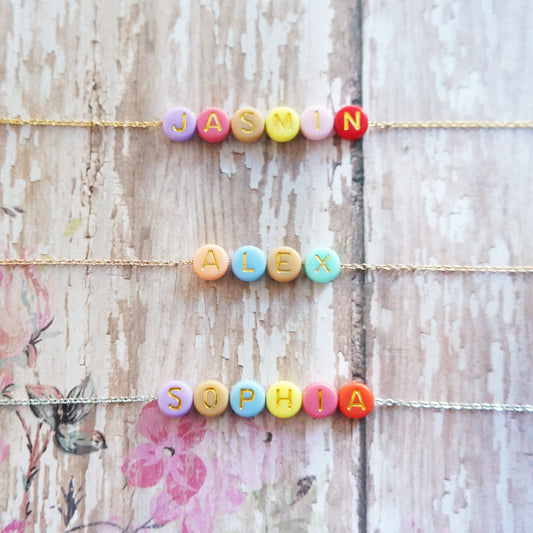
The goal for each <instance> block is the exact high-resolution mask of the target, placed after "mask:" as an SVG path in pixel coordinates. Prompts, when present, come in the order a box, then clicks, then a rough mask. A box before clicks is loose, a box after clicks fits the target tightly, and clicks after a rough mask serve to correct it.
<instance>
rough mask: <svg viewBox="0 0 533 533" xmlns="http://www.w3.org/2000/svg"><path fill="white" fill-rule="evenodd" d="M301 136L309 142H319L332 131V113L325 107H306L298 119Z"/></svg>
mask: <svg viewBox="0 0 533 533" xmlns="http://www.w3.org/2000/svg"><path fill="white" fill-rule="evenodd" d="M300 129H301V131H302V135H303V136H304V137H306V138H307V139H309V140H311V141H321V140H322V139H326V138H327V137H329V136H330V135H331V132H332V131H333V113H332V112H331V111H330V110H329V109H326V108H325V107H322V106H319V105H316V106H311V107H308V108H307V109H306V110H305V111H304V112H303V113H302V116H301V117H300Z"/></svg>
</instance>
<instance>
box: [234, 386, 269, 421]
mask: <svg viewBox="0 0 533 533" xmlns="http://www.w3.org/2000/svg"><path fill="white" fill-rule="evenodd" d="M229 404H230V405H231V408H232V409H233V410H234V411H235V413H237V414H238V415H239V416H243V417H245V418H250V417H252V416H255V415H258V414H259V413H260V412H261V411H262V410H263V409H264V408H265V389H264V388H263V387H262V386H261V385H260V384H259V383H257V382H256V381H253V380H251V379H245V380H243V381H239V382H238V383H236V384H235V385H234V386H233V388H232V389H231V392H230V394H229Z"/></svg>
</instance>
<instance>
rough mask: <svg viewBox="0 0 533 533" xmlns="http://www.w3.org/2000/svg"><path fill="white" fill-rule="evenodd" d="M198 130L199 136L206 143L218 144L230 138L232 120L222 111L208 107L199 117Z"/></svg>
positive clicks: (197, 120) (197, 121)
mask: <svg viewBox="0 0 533 533" xmlns="http://www.w3.org/2000/svg"><path fill="white" fill-rule="evenodd" d="M196 129H197V130H198V135H200V137H201V138H202V139H204V140H205V141H207V142H210V143H218V142H221V141H223V140H224V139H225V138H226V137H227V136H228V133H229V130H230V118H229V116H228V115H227V114H226V113H225V112H224V111H223V110H222V109H219V108H218V107H208V108H207V109H204V110H203V111H202V112H201V113H200V114H199V115H198V118H197V119H196Z"/></svg>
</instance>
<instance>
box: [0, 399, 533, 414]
mask: <svg viewBox="0 0 533 533" xmlns="http://www.w3.org/2000/svg"><path fill="white" fill-rule="evenodd" d="M155 400H157V396H155V395H144V396H102V397H94V398H46V399H41V398H25V399H14V398H2V399H0V407H22V406H32V405H39V406H43V405H81V404H83V405H88V404H89V405H101V404H128V403H148V402H152V401H155ZM375 403H376V405H378V406H380V407H399V408H410V409H438V410H445V411H492V412H502V411H506V412H513V413H533V405H531V404H506V403H476V402H472V403H466V402H445V401H444V402H437V401H427V400H393V399H391V398H386V399H385V398H375Z"/></svg>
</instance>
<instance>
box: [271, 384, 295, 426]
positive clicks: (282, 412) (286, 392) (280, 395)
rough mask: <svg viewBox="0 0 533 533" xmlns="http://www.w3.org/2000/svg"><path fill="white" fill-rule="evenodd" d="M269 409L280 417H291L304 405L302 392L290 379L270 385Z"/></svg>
mask: <svg viewBox="0 0 533 533" xmlns="http://www.w3.org/2000/svg"><path fill="white" fill-rule="evenodd" d="M266 404H267V409H268V410H269V411H270V412H271V413H272V414H273V415H274V416H277V417H278V418H290V417H291V416H294V415H295V414H296V413H297V412H298V411H299V410H300V408H301V407H302V393H301V392H300V389H299V388H298V387H297V386H296V385H295V384H294V383H291V382H290V381H278V382H277V383H274V384H273V385H270V387H268V390H267V393H266Z"/></svg>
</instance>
